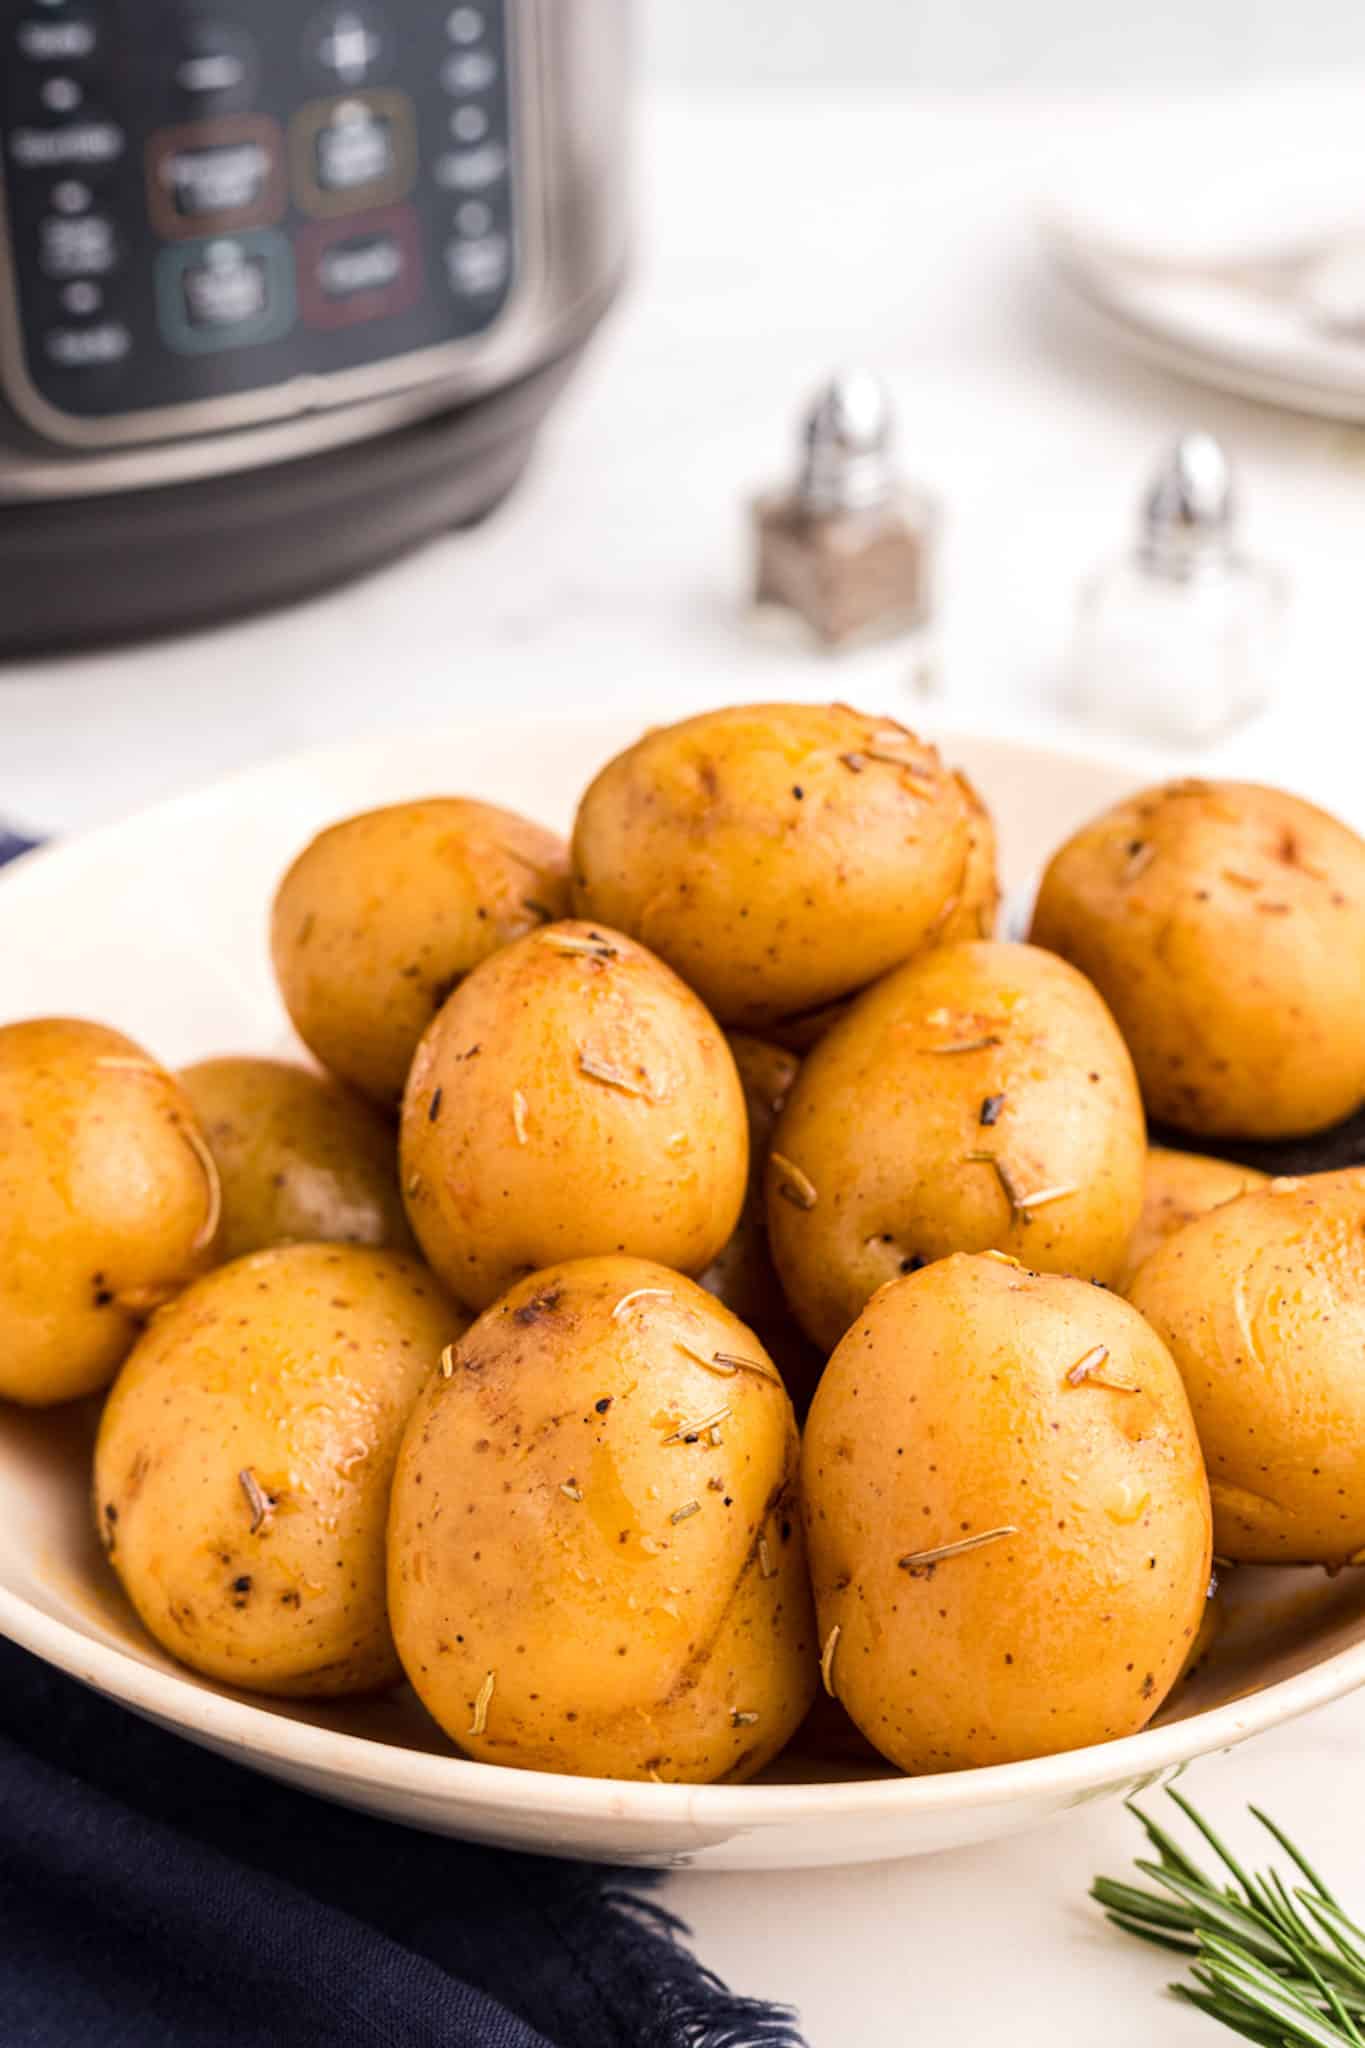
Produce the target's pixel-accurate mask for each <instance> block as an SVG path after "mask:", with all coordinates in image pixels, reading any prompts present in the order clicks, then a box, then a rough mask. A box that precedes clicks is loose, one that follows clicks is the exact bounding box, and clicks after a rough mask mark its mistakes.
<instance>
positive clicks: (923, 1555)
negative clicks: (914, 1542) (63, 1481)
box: [897, 1522, 1019, 1572]
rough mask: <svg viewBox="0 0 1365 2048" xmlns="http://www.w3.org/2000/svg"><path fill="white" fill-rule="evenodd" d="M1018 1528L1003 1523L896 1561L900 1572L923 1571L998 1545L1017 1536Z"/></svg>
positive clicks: (916, 1551)
mask: <svg viewBox="0 0 1365 2048" xmlns="http://www.w3.org/2000/svg"><path fill="white" fill-rule="evenodd" d="M1018 1534H1019V1531H1018V1528H1017V1527H1016V1525H1015V1524H1014V1523H1013V1522H1005V1523H1003V1524H1002V1525H1001V1527H1000V1528H998V1529H983V1530H982V1531H981V1532H980V1534H979V1535H976V1536H964V1537H963V1538H962V1539H961V1541H960V1542H958V1543H940V1544H939V1545H938V1547H937V1548H936V1549H934V1550H912V1551H911V1552H910V1554H909V1555H908V1556H907V1557H902V1558H899V1559H898V1560H897V1562H898V1563H899V1565H900V1567H901V1570H902V1571H906V1572H917V1571H923V1570H924V1569H925V1568H926V1567H927V1566H929V1565H934V1564H942V1563H943V1562H944V1560H945V1558H949V1557H965V1556H966V1554H967V1552H968V1551H969V1550H981V1549H982V1548H984V1546H985V1545H986V1544H987V1543H998V1542H999V1541H1000V1539H1001V1537H1002V1536H1017V1535H1018Z"/></svg>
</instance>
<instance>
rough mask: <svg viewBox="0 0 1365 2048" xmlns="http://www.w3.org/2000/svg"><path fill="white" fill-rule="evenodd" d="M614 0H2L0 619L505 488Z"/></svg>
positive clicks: (232, 593)
mask: <svg viewBox="0 0 1365 2048" xmlns="http://www.w3.org/2000/svg"><path fill="white" fill-rule="evenodd" d="M627 8H628V0H453V4H442V0H325V4H322V5H319V4H318V0H205V4H199V0H196V4H192V5H184V4H176V0H0V24H3V30H2V36H3V40H0V124H3V127H2V132H0V164H2V165H3V171H2V173H0V175H2V177H3V190H2V192H0V647H4V648H6V649H10V650H13V649H17V648H33V647H44V646H57V645H64V644H71V643H74V642H78V641H83V640H89V639H93V638H98V637H103V636H108V635H116V634H126V633H131V632H142V631H148V630H158V629H164V628H167V627H172V626H178V625H182V624H187V623H189V622H191V621H193V620H197V619H203V618H207V617H210V616H213V615H215V614H223V613H226V612H229V611H231V610H234V609H236V608H239V607H243V606H247V605H253V604H259V603H267V602H272V601H275V600H278V599H282V598H285V597H290V596H294V595H296V594H298V593H301V592H303V591H305V590H307V589H310V588H314V587H316V586H318V585H320V584H323V583H325V582H327V581H330V580H332V579H335V578H339V577H341V576H344V575H346V574H349V573H350V572H352V571H354V570H357V569H359V568H362V567H365V566H367V565H369V564H371V563H373V562H375V561H378V560H380V559H382V558H384V557H385V556H388V555H392V554H395V553H397V552H398V551H399V550H400V549H402V548H404V547H406V546H408V545H409V544H411V543H412V542H414V541H416V540H418V539H420V538H422V537H423V536H425V535H427V534H429V533H431V532H433V531H435V530H436V529H438V528H440V527H443V526H448V525H452V524H464V523H469V522H471V521H473V520H475V519H478V518H480V517H481V516H482V515H483V514H484V513H486V512H487V511H488V510H489V509H490V508H491V507H492V506H493V505H495V504H496V503H497V502H498V500H499V499H500V498H501V497H502V496H503V495H504V494H505V493H506V492H507V491H508V490H509V489H510V487H511V486H512V484H513V483H514V482H515V480H516V478H517V476H518V474H519V473H520V471H521V469H522V467H523V465H524V464H525V462H526V459H527V456H528V454H529V452H530V447H531V443H532V440H533V437H534V434H535V431H536V428H537V426H538V425H539V423H540V420H541V419H542V417H543V415H544V413H545V411H546V408H547V407H548V406H549V405H550V403H551V402H552V400H553V399H554V397H555V395H556V393H557V392H558V390H559V388H560V386H561V385H562V383H563V382H564V380H565V378H566V376H567V374H568V372H569V370H570V368H571V367H572V365H573V363H574V361H575V359H576V357H577V356H578V354H579V352H580V351H581V349H582V348H583V345H584V343H585V341H586V340H587V338H588V336H589V335H590V333H591V332H592V330H593V328H594V326H595V325H596V323H597V322H598V320H599V319H600V318H601V315H602V313H603V312H604V310H605V309H606V307H607V305H608V303H609V301H610V299H611V297H612V294H613V291H614V289H615V287H616V284H617V281H618V279H619V276H620V272H621V265H622V260H623V248H624V235H625V208H624V156H625V150H624V142H625V136H624V126H625V100H626V63H625V57H626V50H625V43H626V27H627V22H626V14H627Z"/></svg>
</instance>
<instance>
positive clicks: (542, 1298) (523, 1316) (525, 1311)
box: [512, 1287, 564, 1327]
mask: <svg viewBox="0 0 1365 2048" xmlns="http://www.w3.org/2000/svg"><path fill="white" fill-rule="evenodd" d="M563 1293H564V1290H563V1288H562V1287H543V1288H542V1289H541V1291H540V1293H539V1294H533V1295H532V1296H531V1299H530V1300H529V1301H524V1302H523V1303H522V1305H521V1307H520V1308H519V1309H514V1310H513V1312H512V1321H513V1322H514V1323H520V1324H521V1325H522V1326H523V1327H525V1326H526V1325H528V1324H530V1323H538V1322H539V1321H540V1319H541V1317H542V1316H548V1315H552V1314H553V1313H554V1311H555V1309H557V1308H558V1306H559V1304H560V1301H561V1299H562V1298H563Z"/></svg>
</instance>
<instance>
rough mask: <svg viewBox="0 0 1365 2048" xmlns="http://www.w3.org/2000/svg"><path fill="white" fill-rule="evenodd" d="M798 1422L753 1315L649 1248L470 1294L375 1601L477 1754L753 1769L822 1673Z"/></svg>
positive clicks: (410, 1469) (415, 1420)
mask: <svg viewBox="0 0 1365 2048" xmlns="http://www.w3.org/2000/svg"><path fill="white" fill-rule="evenodd" d="M797 1456H798V1452H797V1437H796V1427H795V1423H794V1422H793V1419H792V1411H791V1404H790V1402H789V1401H788V1399H787V1396H786V1394H785V1393H784V1391H783V1388H782V1382H781V1379H780V1378H779V1376H778V1374H777V1372H776V1370H775V1368H774V1367H773V1365H772V1362H771V1361H770V1360H769V1359H768V1358H767V1357H766V1355H765V1353H764V1351H763V1349H762V1346H761V1345H760V1344H759V1343H758V1341H757V1339H756V1338H755V1337H754V1335H753V1333H752V1332H751V1331H749V1330H746V1329H745V1327H744V1325H743V1324H742V1323H740V1322H738V1321H737V1320H736V1319H735V1317H734V1316H732V1315H730V1314H729V1312H728V1311H727V1310H726V1309H724V1308H722V1306H721V1305H720V1303H719V1302H717V1301H715V1300H713V1299H712V1297H711V1296H710V1295H709V1294H706V1293H704V1292H703V1291H702V1289H701V1288H700V1287H698V1286H696V1285H695V1284H694V1283H693V1282H692V1281H690V1280H684V1279H683V1278H682V1277H681V1275H679V1274H677V1273H670V1272H668V1271H667V1270H666V1269H665V1268H664V1267H662V1266H657V1265H654V1264H652V1263H650V1262H649V1261H646V1260H643V1259H631V1258H620V1257H607V1258H592V1259H577V1260H571V1261H570V1262H568V1263H567V1264H564V1265H559V1266H554V1267H551V1268H550V1269H549V1270H548V1271H546V1272H542V1273H536V1274H533V1275H532V1276H531V1277H530V1278H529V1279H526V1280H523V1281H522V1282H521V1283H520V1284H519V1285H518V1286H516V1287H514V1288H513V1289H512V1290H511V1292H510V1293H509V1294H508V1295H507V1296H506V1297H505V1298H504V1299H503V1300H502V1301H500V1302H498V1303H497V1304H496V1305H495V1306H494V1307H492V1308H490V1309H489V1310H487V1312H486V1313H485V1314H484V1315H482V1316H481V1317H480V1318H479V1320H478V1322H476V1323H475V1324H474V1326H473V1328H472V1329H471V1330H470V1331H469V1332H468V1334H467V1335H466V1336H465V1338H464V1339H463V1340H462V1342H461V1343H460V1344H459V1345H458V1346H457V1348H456V1350H455V1353H454V1355H453V1359H452V1361H451V1370H450V1373H449V1375H448V1376H446V1377H437V1378H436V1379H434V1380H432V1381H431V1382H430V1384H429V1385H428V1387H427V1388H426V1390H425V1392H424V1393H423V1395H422V1397H421V1398H420V1400H419V1401H418V1404H417V1407H416V1409H415V1411H414V1413H413V1416H412V1420H411V1422H410V1424H409V1425H408V1429H407V1433H406V1435H405V1436H404V1439H403V1448H402V1452H401V1454H400V1456H399V1460H398V1471H397V1473H396V1475H395V1479H394V1486H393V1507H392V1511H391V1514H390V1520H389V1612H390V1614H391V1616H392V1618H393V1632H394V1638H395V1641H396V1642H397V1644H398V1651H399V1655H400V1656H401V1657H402V1660H403V1665H404V1668H405V1670H406V1671H407V1674H408V1677H409V1678H410V1679H411V1681H412V1684H413V1686H414V1687H415V1689H416V1691H417V1693H418V1695H419V1697H420V1698H421V1699H422V1701H423V1703H424V1705H425V1706H426V1707H427V1709H428V1710H429V1712H430V1713H431V1714H432V1715H433V1716H434V1718H435V1719H436V1721H438V1722H439V1724H440V1726H441V1727H442V1728H443V1729H444V1730H445V1731H446V1733H447V1734H448V1735H449V1736H450V1737H451V1738H452V1740H453V1741H455V1742H458V1743H459V1744H460V1746H461V1748H463V1749H465V1750H467V1751H468V1752H469V1754H470V1755H471V1756H475V1757H480V1758H483V1759H485V1760H487V1761H488V1762H490V1763H500V1764H515V1765H518V1766H520V1767H521V1768H523V1769H527V1770H539V1771H556V1772H562V1773H569V1774H572V1775H577V1776H583V1777H608V1778H650V1777H659V1778H665V1779H669V1780H673V1781H678V1782H686V1783H695V1784H702V1783H707V1782H709V1781H711V1780H713V1779H717V1778H728V1779H730V1780H732V1781H735V1780H739V1779H743V1778H748V1777H751V1776H752V1775H753V1773H754V1772H755V1771H757V1770H759V1769H761V1768H762V1766H763V1765H764V1764H765V1763H767V1761H768V1760H769V1758H770V1757H773V1756H775V1755H776V1754H777V1752H778V1751H779V1750H780V1749H781V1748H782V1746H783V1744H784V1743H785V1742H786V1741H787V1739H788V1738H789V1736H790V1735H791V1734H792V1733H793V1732H794V1730H795V1729H796V1727H797V1726H798V1724H799V1723H800V1721H801V1718H802V1716H803V1715H804V1713H805V1711H806V1709H807V1707H808V1706H809V1705H810V1702H811V1698H812V1695H813V1692H814V1689H815V1678H816V1665H815V1638H814V1633H813V1626H812V1616H811V1609H810V1588H809V1585H808V1582H807V1578H806V1568H805V1557H804V1553H803V1548H802V1540H801V1526H800V1516H799V1513H798V1510H797V1501H796V1468H797Z"/></svg>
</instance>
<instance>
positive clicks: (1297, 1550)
mask: <svg viewBox="0 0 1365 2048" xmlns="http://www.w3.org/2000/svg"><path fill="white" fill-rule="evenodd" d="M1363 1235H1365V1172H1362V1171H1360V1170H1354V1169H1353V1170H1351V1171H1348V1172H1345V1173H1324V1174H1315V1175H1313V1176H1311V1177H1310V1178H1308V1179H1306V1180H1301V1181H1272V1182H1270V1184H1269V1186H1267V1187H1264V1188H1258V1189H1256V1190H1254V1191H1253V1192H1252V1193H1251V1194H1246V1195H1242V1196H1240V1197H1238V1199H1237V1200H1236V1201H1233V1202H1228V1203H1225V1204H1224V1205H1223V1206H1222V1207H1221V1208H1218V1209H1214V1210H1211V1211H1210V1212H1209V1213H1208V1214H1207V1215H1204V1216H1200V1217H1197V1218H1196V1219H1195V1221H1194V1222H1193V1223H1187V1224H1186V1225H1185V1228H1184V1229H1183V1230H1180V1231H1177V1233H1176V1235H1175V1236H1174V1237H1169V1238H1167V1240H1166V1242H1165V1243H1164V1244H1163V1245H1161V1246H1159V1247H1158V1249H1157V1250H1156V1251H1154V1252H1153V1253H1152V1255H1151V1257H1150V1258H1148V1259H1146V1260H1145V1261H1144V1262H1143V1265H1142V1268H1141V1270H1140V1271H1139V1273H1138V1276H1137V1278H1136V1280H1134V1282H1133V1285H1132V1288H1131V1291H1130V1296H1129V1298H1130V1300H1131V1301H1132V1302H1133V1305H1134V1307H1136V1308H1137V1309H1139V1310H1140V1311H1141V1313H1142V1314H1143V1315H1144V1316H1145V1317H1146V1318H1147V1320H1148V1322H1149V1323H1150V1324H1151V1325H1152V1328H1153V1329H1154V1330H1155V1331H1156V1332H1157V1333H1158V1335H1159V1336H1160V1337H1161V1338H1162V1339H1163V1341H1164V1342H1165V1343H1166V1344H1167V1345H1168V1346H1169V1348H1170V1351H1171V1355H1172V1357H1173V1358H1174V1359H1175V1362H1176V1364H1177V1366H1178V1367H1179V1368H1180V1372H1181V1376H1182V1377H1183V1379H1184V1381H1185V1387H1186V1390H1187V1392H1188V1394H1189V1397H1190V1405H1191V1407H1192V1408H1193V1410H1194V1419H1195V1422H1196V1424H1197V1426H1198V1429H1199V1436H1200V1441H1201V1442H1202V1444H1203V1446H1204V1457H1205V1461H1206V1463H1207V1465H1208V1470H1209V1484H1210V1487H1211V1489H1212V1493H1213V1518H1214V1541H1215V1546H1216V1548H1217V1550H1218V1553H1219V1555H1220V1556H1222V1557H1227V1558H1231V1559H1232V1560H1233V1561H1234V1562H1235V1563H1238V1564H1327V1565H1338V1564H1344V1563H1347V1562H1348V1561H1350V1560H1352V1559H1353V1558H1355V1556H1356V1555H1357V1554H1358V1553H1359V1552H1360V1551H1361V1550H1363V1549H1365V1262H1362V1257H1361V1248H1362V1241H1363Z"/></svg>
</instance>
